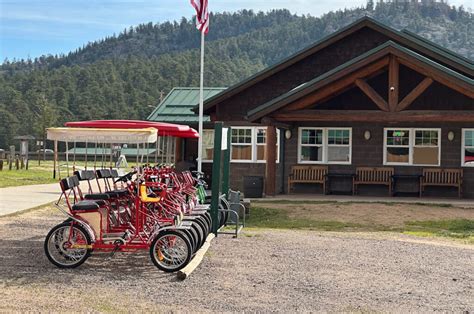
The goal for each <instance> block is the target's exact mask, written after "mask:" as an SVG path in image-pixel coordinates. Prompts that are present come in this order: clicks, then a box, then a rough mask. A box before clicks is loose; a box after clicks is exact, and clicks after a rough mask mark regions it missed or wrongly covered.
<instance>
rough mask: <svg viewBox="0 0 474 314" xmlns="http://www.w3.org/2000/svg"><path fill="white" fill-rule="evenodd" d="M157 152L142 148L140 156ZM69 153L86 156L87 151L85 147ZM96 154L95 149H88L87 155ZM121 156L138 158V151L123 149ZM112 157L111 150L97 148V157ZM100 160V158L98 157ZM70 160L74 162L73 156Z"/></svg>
mask: <svg viewBox="0 0 474 314" xmlns="http://www.w3.org/2000/svg"><path fill="white" fill-rule="evenodd" d="M155 151H156V148H152V147H150V148H149V149H146V148H140V149H139V150H138V155H139V156H141V155H145V156H146V155H151V154H154V153H155ZM68 153H69V154H70V155H73V154H76V155H81V156H83V155H85V154H86V149H85V148H84V147H76V148H71V149H70V150H68ZM95 153H96V150H95V147H89V148H88V149H87V155H88V156H94V154H95ZM120 154H121V155H125V156H136V155H137V149H136V148H122V149H121V150H120ZM102 155H105V156H110V148H102V147H97V156H102ZM97 158H98V159H99V157H97ZM69 159H70V160H72V156H69Z"/></svg>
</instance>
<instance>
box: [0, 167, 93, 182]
mask: <svg viewBox="0 0 474 314" xmlns="http://www.w3.org/2000/svg"><path fill="white" fill-rule="evenodd" d="M60 166H61V176H62V177H64V176H65V175H66V173H67V167H66V163H65V162H64V161H61V162H60ZM72 166H73V164H72V162H70V163H69V172H70V173H71V174H72ZM76 166H77V167H83V166H84V162H76ZM54 182H57V180H56V179H53V162H52V161H41V165H38V161H37V160H30V162H29V167H28V170H26V169H19V170H15V166H14V165H13V168H12V170H8V165H6V163H4V165H3V170H2V171H0V188H5V187H9V186H22V185H32V184H46V183H54Z"/></svg>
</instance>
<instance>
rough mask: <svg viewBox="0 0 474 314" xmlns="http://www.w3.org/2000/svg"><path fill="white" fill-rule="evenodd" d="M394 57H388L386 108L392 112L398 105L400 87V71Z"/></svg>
mask: <svg viewBox="0 0 474 314" xmlns="http://www.w3.org/2000/svg"><path fill="white" fill-rule="evenodd" d="M399 68H400V67H399V65H398V60H397V58H396V57H395V56H390V62H389V65H388V107H389V109H390V111H391V112H394V111H395V109H396V108H397V105H398V94H399V91H398V89H399V85H400V73H399V72H400V69H399Z"/></svg>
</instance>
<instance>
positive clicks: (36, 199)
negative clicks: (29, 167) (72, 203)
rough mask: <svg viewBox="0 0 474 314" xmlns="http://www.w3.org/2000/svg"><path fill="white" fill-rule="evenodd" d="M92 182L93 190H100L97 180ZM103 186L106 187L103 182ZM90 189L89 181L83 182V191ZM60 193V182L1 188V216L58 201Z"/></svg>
mask: <svg viewBox="0 0 474 314" xmlns="http://www.w3.org/2000/svg"><path fill="white" fill-rule="evenodd" d="M91 183H92V190H93V191H95V192H98V191H99V188H98V186H97V182H96V181H92V182H91ZM101 187H102V189H103V188H104V185H103V183H101ZM88 189H89V188H88V185H87V183H85V182H81V190H82V192H83V193H87V191H88ZM60 194H61V189H60V187H59V183H51V184H37V185H25V186H13V187H8V188H0V217H1V216H5V215H9V214H13V213H16V212H21V211H24V210H28V209H30V208H34V207H38V206H41V205H45V204H49V203H51V202H54V201H57V200H58V199H59V195H60Z"/></svg>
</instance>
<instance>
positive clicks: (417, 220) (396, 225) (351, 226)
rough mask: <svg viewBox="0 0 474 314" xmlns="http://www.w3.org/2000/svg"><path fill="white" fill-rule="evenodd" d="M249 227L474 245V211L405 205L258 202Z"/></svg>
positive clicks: (252, 211)
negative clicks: (408, 237)
mask: <svg viewBox="0 0 474 314" xmlns="http://www.w3.org/2000/svg"><path fill="white" fill-rule="evenodd" d="M246 225H247V226H248V227H255V228H275V229H308V230H322V231H368V232H378V231H391V232H400V233H405V234H411V235H416V236H424V237H433V236H436V237H447V238H452V239H461V240H462V242H465V243H469V244H474V208H458V207H455V206H453V205H452V206H449V207H446V206H445V205H441V206H439V205H427V204H405V203H351V202H347V203H338V202H330V201H325V202H321V203H317V202H306V203H305V202H294V203H293V202H280V203H276V202H268V203H267V202H257V203H255V205H253V206H252V209H251V215H250V217H249V219H248V220H247V222H246Z"/></svg>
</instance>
